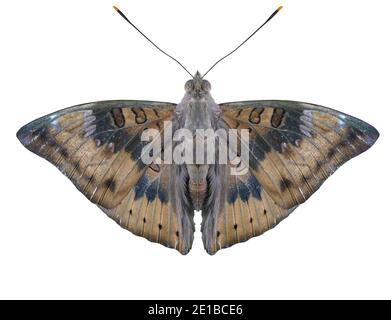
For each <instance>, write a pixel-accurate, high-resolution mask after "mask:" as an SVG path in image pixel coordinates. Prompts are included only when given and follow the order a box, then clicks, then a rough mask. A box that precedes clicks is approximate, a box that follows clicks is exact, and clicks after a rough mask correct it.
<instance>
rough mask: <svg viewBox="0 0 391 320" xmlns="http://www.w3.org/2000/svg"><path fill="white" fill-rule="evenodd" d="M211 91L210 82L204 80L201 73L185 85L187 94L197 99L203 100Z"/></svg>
mask: <svg viewBox="0 0 391 320" xmlns="http://www.w3.org/2000/svg"><path fill="white" fill-rule="evenodd" d="M210 89H211V85H210V82H209V81H208V80H204V79H202V76H201V73H200V72H199V71H197V72H196V74H195V75H194V77H193V79H190V80H188V81H187V82H186V83H185V91H186V93H187V94H190V95H191V96H193V97H195V98H202V97H205V96H206V95H208V94H209V91H210Z"/></svg>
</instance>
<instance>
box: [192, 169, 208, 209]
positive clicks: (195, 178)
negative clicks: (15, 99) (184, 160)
mask: <svg viewBox="0 0 391 320" xmlns="http://www.w3.org/2000/svg"><path fill="white" fill-rule="evenodd" d="M187 171H188V173H189V182H188V183H189V195H190V198H191V201H192V203H193V206H194V209H195V210H201V208H202V205H203V203H204V200H205V195H206V191H207V181H206V175H207V173H208V165H196V164H191V165H188V166H187Z"/></svg>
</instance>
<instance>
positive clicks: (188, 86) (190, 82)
mask: <svg viewBox="0 0 391 320" xmlns="http://www.w3.org/2000/svg"><path fill="white" fill-rule="evenodd" d="M185 90H186V92H189V91H193V90H194V81H193V80H188V81H186V83H185Z"/></svg>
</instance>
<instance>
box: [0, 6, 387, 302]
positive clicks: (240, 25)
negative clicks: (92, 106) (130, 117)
mask: <svg viewBox="0 0 391 320" xmlns="http://www.w3.org/2000/svg"><path fill="white" fill-rule="evenodd" d="M115 1H116V2H115V3H113V2H112V0H110V1H106V0H105V1H96V0H89V1H70V0H66V1H49V0H47V1H43V0H35V1H27V0H26V1H17V0H14V1H2V2H1V5H0V6H1V8H0V30H1V31H0V32H1V47H0V56H1V60H0V67H1V69H0V82H1V83H0V96H1V100H0V101H1V104H0V107H1V119H2V121H1V126H0V130H1V142H2V143H1V159H0V161H1V182H2V183H1V184H0V188H1V192H0V194H1V209H0V298H121V299H122V298H132V299H137V298H140V299H141V298H143V299H148V298H160V299H162V298H166V299H171V298H184V299H186V298H215V299H216V298H221V299H226V298H227V299H240V298H243V299H247V298H249V299H263V298H267V299H269V298H270V299H271V298H283V299H285V298H299V299H301V298H391V289H390V288H391V272H390V269H391V255H390V244H391V212H390V208H389V199H390V193H389V190H390V181H391V179H390V178H391V177H390V169H389V168H390V166H389V163H390V162H389V161H390V160H389V156H390V154H389V147H390V141H389V139H390V131H391V130H390V127H391V124H390V119H391V106H390V99H389V93H390V74H391V68H390V56H391V50H390V29H391V23H390V18H389V13H390V11H391V3H390V1H347V0H345V1H313V0H308V1H304V0H303V1H298V0H295V1H287V0H281V1H272V0H270V1H266V0H265V1H245V0H242V1H232V0H215V1H208V0H197V1H188V0H169V1H161V0H156V1H152V0H143V1H126V0H115ZM113 4H115V5H117V6H118V7H119V8H121V9H122V10H123V11H124V12H125V13H126V14H127V15H128V17H129V18H130V19H131V20H132V21H133V22H134V23H135V24H136V25H137V26H139V27H140V28H141V29H142V30H143V31H144V32H145V33H146V34H147V35H149V36H150V37H151V38H152V39H153V40H154V41H156V42H157V43H158V44H159V45H161V46H162V47H163V48H164V49H166V50H167V51H168V52H169V53H171V54H173V55H174V56H175V57H177V58H178V59H179V60H180V61H182V62H183V63H184V64H185V65H186V66H187V68H189V69H190V70H191V71H192V72H195V71H196V70H197V69H199V70H200V71H201V72H203V71H205V70H206V69H207V68H208V67H209V66H210V65H211V64H212V63H213V62H214V61H215V60H216V59H218V58H220V57H221V56H222V55H224V54H225V53H227V51H228V50H230V49H232V48H233V47H234V46H235V45H237V44H238V42H240V41H242V40H243V39H244V38H245V37H247V36H248V35H249V34H250V33H251V32H252V31H253V30H254V29H255V28H256V27H257V26H258V25H259V24H260V23H261V22H263V20H264V19H265V18H267V17H268V16H269V15H270V14H271V13H272V12H273V11H274V10H275V9H276V8H277V7H278V6H279V5H284V9H283V10H282V11H281V12H280V13H279V14H278V15H277V16H276V17H275V18H274V19H273V20H272V21H271V22H270V23H269V24H268V25H267V27H265V28H264V29H263V30H262V31H261V32H260V33H258V34H257V35H256V37H254V38H253V39H251V41H250V42H248V44H247V45H246V46H245V47H243V48H241V49H240V50H239V51H238V52H237V53H236V54H235V55H233V56H232V57H230V58H229V59H227V60H226V61H225V62H223V63H221V64H220V65H218V66H217V67H216V68H215V69H214V70H213V72H211V73H210V75H209V76H208V79H209V80H210V81H211V82H212V94H213V96H214V98H215V100H216V101H217V102H226V101H237V100H250V99H289V100H299V101H306V102H313V103H317V104H321V105H325V106H329V107H332V108H336V109H338V110H341V111H344V112H346V113H348V114H352V115H354V116H356V117H359V118H361V119H364V120H365V121H367V122H369V123H370V124H372V125H374V126H375V127H376V128H377V129H378V130H379V131H380V134H381V136H380V139H379V141H378V142H377V143H376V144H375V145H374V146H373V147H372V148H371V149H370V150H369V151H367V152H366V153H364V154H362V155H361V156H359V157H358V158H355V159H353V160H351V161H350V162H349V163H348V164H346V165H344V166H343V167H342V168H341V169H339V170H338V171H337V173H335V174H334V175H333V176H332V177H331V178H329V179H328V180H327V182H326V183H325V184H324V185H323V186H322V187H321V189H320V190H319V191H318V192H317V193H316V195H314V196H313V197H312V198H311V199H310V200H309V201H308V202H306V203H305V204H303V205H302V206H300V208H298V209H297V210H296V211H295V212H294V213H293V214H292V215H291V216H290V217H289V218H288V219H286V220H284V221H283V222H282V223H281V224H280V225H279V226H278V227H277V228H275V229H273V230H271V231H269V232H267V233H266V234H264V235H263V236H261V237H258V238H255V239H252V240H250V241H248V242H246V243H244V244H239V245H235V246H234V247H232V248H230V249H227V250H222V251H220V252H218V253H217V254H216V255H215V256H209V255H208V254H206V252H205V251H204V250H203V247H202V241H201V234H200V232H199V231H197V232H196V234H195V242H194V246H193V250H192V251H191V252H190V253H189V254H188V255H187V256H181V255H180V254H179V253H178V252H176V251H174V250H169V249H166V248H164V247H163V246H161V245H157V244H152V243H150V242H149V241H147V240H144V239H143V238H139V237H136V236H133V235H132V234H131V233H129V232H127V231H125V230H123V229H121V228H120V227H119V226H117V225H116V223H115V222H113V221H111V220H110V219H108V218H107V217H106V216H105V215H104V214H103V213H102V212H101V211H100V210H99V209H98V208H97V207H95V206H94V205H92V204H91V203H89V202H88V201H87V200H86V199H85V198H84V196H83V195H82V194H81V193H79V192H78V191H77V190H76V188H75V187H74V186H73V185H72V183H71V182H70V181H68V180H67V178H65V177H64V176H62V175H61V174H60V172H59V171H58V170H57V169H56V168H55V167H54V166H52V165H50V164H49V163H48V162H46V161H44V160H43V159H41V158H39V157H37V156H36V155H34V154H32V153H30V152H28V151H27V150H26V149H25V148H23V146H22V145H21V144H20V143H19V142H18V141H17V139H16V137H15V133H16V131H17V129H18V128H19V127H21V126H22V125H24V124H25V123H27V122H29V121H31V120H33V119H35V118H37V117H39V116H42V115H45V114H48V113H50V112H53V111H55V110H58V109H60V108H64V107H67V106H71V105H75V104H79V103H83V102H89V101H96V100H106V99H140V100H141V99H145V100H158V101H159V100H160V101H170V102H178V101H179V100H180V99H181V98H182V95H183V94H184V91H183V85H184V82H185V81H186V80H187V79H188V77H187V75H186V73H185V72H184V71H183V70H181V69H180V68H179V67H178V66H177V65H176V64H175V63H173V62H172V61H170V60H169V59H168V58H166V57H165V56H163V55H162V54H160V53H159V52H158V51H157V50H156V49H154V48H153V47H152V46H151V45H150V44H149V43H147V42H146V41H145V39H143V38H141V37H140V35H139V34H137V33H136V32H135V31H134V30H133V29H131V28H130V27H129V26H128V25H127V24H126V23H125V22H124V21H123V20H122V19H121V18H120V17H119V16H118V14H117V13H116V12H115V11H114V10H112V8H111V5H113ZM196 221H197V223H199V222H200V218H197V220H196Z"/></svg>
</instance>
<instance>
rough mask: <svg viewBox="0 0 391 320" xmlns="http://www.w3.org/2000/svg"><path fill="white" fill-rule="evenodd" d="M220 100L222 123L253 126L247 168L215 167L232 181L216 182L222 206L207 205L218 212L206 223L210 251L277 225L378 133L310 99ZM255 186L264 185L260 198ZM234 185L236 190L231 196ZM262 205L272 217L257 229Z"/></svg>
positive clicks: (226, 126) (206, 245) (220, 178)
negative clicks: (241, 172) (233, 172)
mask: <svg viewBox="0 0 391 320" xmlns="http://www.w3.org/2000/svg"><path fill="white" fill-rule="evenodd" d="M220 106H221V110H222V115H221V117H220V127H222V128H226V129H228V128H236V129H248V130H249V132H250V143H249V173H248V175H247V176H246V175H245V176H236V177H235V176H229V175H225V176H223V175H221V174H220V173H219V174H218V175H216V174H215V173H212V175H216V177H214V179H215V180H216V181H219V185H224V184H226V185H227V186H228V187H227V188H226V190H225V191H224V190H223V189H222V188H220V187H219V185H217V187H216V188H217V189H219V188H220V189H221V190H218V193H219V194H220V197H221V203H220V205H219V207H218V208H214V209H213V210H212V209H211V208H210V207H208V206H206V207H205V208H204V210H205V211H209V212H210V214H209V215H210V216H214V218H213V219H212V218H210V221H212V220H213V221H215V223H211V224H210V225H209V226H208V227H207V225H206V224H204V228H206V230H209V231H208V234H207V235H206V236H205V237H204V244H205V247H206V249H207V250H209V251H210V252H212V253H213V252H215V251H216V249H217V250H218V249H219V248H224V247H227V246H230V245H232V244H234V243H237V242H241V241H244V240H247V239H249V238H251V237H253V236H255V235H258V234H261V233H262V232H264V231H266V230H268V229H270V228H271V227H273V226H274V225H275V224H276V223H277V222H278V221H280V220H281V219H283V218H284V217H286V216H287V215H288V214H289V213H290V212H291V211H293V210H294V209H295V208H296V207H297V206H298V205H299V204H301V203H303V202H304V201H306V200H307V199H308V198H309V197H310V196H311V195H312V194H313V193H314V192H315V191H316V190H317V189H318V188H319V187H320V185H321V184H322V183H323V182H324V181H325V180H326V179H327V178H328V177H329V176H330V175H331V174H332V173H333V172H334V171H335V170H336V169H337V168H338V167H339V166H341V165H342V164H343V163H345V162H346V161H348V160H349V159H351V158H353V157H355V156H357V155H358V154H360V153H362V152H364V151H365V150H367V149H368V148H369V147H370V146H372V145H373V144H374V142H375V141H376V139H377V138H378V135H379V134H378V132H377V131H376V129H375V128H373V127H372V126H370V125H369V124H367V123H365V122H363V121H361V120H359V119H356V118H354V117H351V116H348V115H346V114H343V113H340V112H338V111H335V110H332V109H328V108H325V107H321V106H316V105H312V104H308V103H301V102H293V101H248V102H234V103H226V104H222V105H220ZM223 171H224V172H225V170H223ZM210 180H212V179H211V178H210ZM254 186H256V189H257V188H259V190H260V192H259V197H258V198H257V197H255V193H254V190H253V188H254ZM235 190H237V195H236V196H233V195H235V194H236V193H235V192H236V191H235ZM247 194H248V197H247ZM234 199H235V200H234ZM267 206H269V210H268V209H267V208H266V207H267ZM263 210H266V215H267V214H270V217H271V219H268V220H267V223H266V221H264V222H263V223H261V227H260V225H259V226H258V227H256V228H255V229H254V223H255V221H256V219H255V217H261V216H262V215H259V214H261V213H262V212H263ZM238 212H240V213H241V214H242V215H244V218H243V220H242V221H243V222H242V223H244V226H243V228H244V229H240V225H239V223H237V222H236V218H235V217H237V213H238ZM247 212H249V213H247ZM250 213H253V214H254V217H253V216H251V215H249V214H250ZM250 216H251V218H252V219H251V218H250V219H249V217H250ZM250 220H251V221H252V223H251V224H249V221H250ZM206 221H207V220H206ZM270 221H272V223H270ZM224 223H225V224H227V226H224ZM235 225H236V226H235ZM223 227H224V228H223ZM250 227H251V228H252V229H251V228H250ZM232 228H234V230H235V232H233V231H232ZM221 230H228V231H229V232H228V231H221ZM243 230H244V231H243ZM254 230H256V231H254ZM217 231H219V232H217ZM217 234H218V235H219V237H217ZM235 237H236V238H235ZM218 238H220V240H218Z"/></svg>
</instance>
